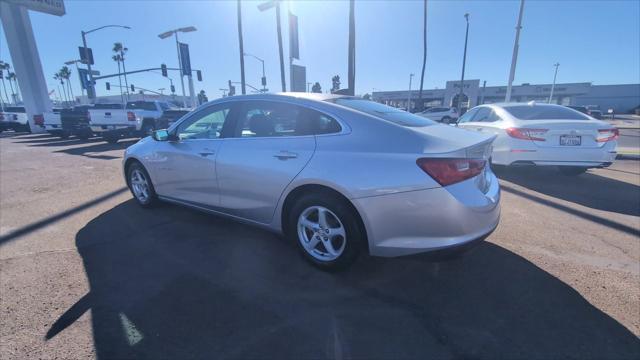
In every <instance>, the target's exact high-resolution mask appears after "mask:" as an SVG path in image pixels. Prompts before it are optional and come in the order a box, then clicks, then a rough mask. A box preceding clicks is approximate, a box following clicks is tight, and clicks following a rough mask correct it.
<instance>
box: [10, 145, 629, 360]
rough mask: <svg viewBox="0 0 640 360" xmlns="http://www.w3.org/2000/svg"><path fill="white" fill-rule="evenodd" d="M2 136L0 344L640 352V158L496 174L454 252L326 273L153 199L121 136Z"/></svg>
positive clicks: (20, 353) (304, 351)
mask: <svg viewBox="0 0 640 360" xmlns="http://www.w3.org/2000/svg"><path fill="white" fill-rule="evenodd" d="M1 136H2V137H1V138H0V298H1V309H0V311H1V314H2V315H1V327H0V358H2V359H26V358H64V359H81V358H99V359H109V358H151V359H159V358H168V359H186V358H278V359H302V358H314V359H316V358H317V359H320V358H377V359H389V358H416V359H427V358H444V359H446V358H456V359H459V358H485V359H494V358H509V359H513V358H539V359H548V358H580V359H589V358H593V359H622V358H628V359H637V358H640V340H639V338H638V336H640V241H639V240H640V161H638V160H634V159H630V160H618V161H616V162H615V163H614V165H613V166H612V167H611V168H609V169H598V170H590V171H589V172H588V173H587V174H584V175H582V176H580V177H561V176H560V175H558V174H557V173H556V172H554V171H550V170H540V169H530V170H527V169H517V170H509V171H504V170H503V171H500V172H499V173H498V175H499V177H500V178H501V183H502V186H503V193H502V194H503V198H502V199H503V200H502V219H501V223H500V225H499V227H498V229H497V230H496V231H495V232H494V233H493V234H492V235H491V236H490V237H489V238H488V239H487V241H486V242H485V243H483V244H482V245H480V246H478V247H476V248H475V249H473V250H472V251H471V252H470V253H467V254H465V256H463V257H461V258H457V259H454V260H450V259H447V260H446V261H444V260H441V259H433V258H430V257H429V256H414V257H407V258H397V259H381V258H370V257H363V258H361V259H360V260H359V261H358V262H357V263H356V264H355V266H354V267H353V268H351V269H350V270H349V271H346V272H343V273H337V274H331V273H324V272H321V271H318V270H317V269H315V268H313V267H311V266H310V265H308V264H307V263H306V262H305V261H304V260H303V259H302V257H301V256H299V255H298V253H297V250H296V249H295V247H294V246H293V244H289V243H288V242H287V241H285V240H283V239H281V238H279V237H277V236H275V235H273V234H271V233H267V232H265V231H262V230H258V229H255V228H251V227H248V226H245V225H241V224H238V223H235V222H232V221H229V220H225V219H221V218H217V217H214V216H210V215H205V214H201V213H198V212H195V211H193V210H189V209H184V208H180V207H177V206H172V205H163V206H161V207H159V208H156V209H153V210H143V209H141V208H139V207H138V206H137V205H136V204H135V203H134V202H133V201H132V200H131V197H130V194H129V193H128V191H127V190H126V189H125V187H124V181H123V179H122V175H121V169H120V161H121V157H122V153H123V149H124V148H125V147H126V146H127V145H130V144H132V143H133V142H135V140H130V141H123V142H121V143H118V144H116V145H109V144H107V143H105V142H103V141H101V140H99V139H94V140H91V141H86V142H83V141H79V140H74V139H70V140H59V139H57V138H53V137H49V136H47V135H40V134H34V135H18V134H11V133H4V134H1Z"/></svg>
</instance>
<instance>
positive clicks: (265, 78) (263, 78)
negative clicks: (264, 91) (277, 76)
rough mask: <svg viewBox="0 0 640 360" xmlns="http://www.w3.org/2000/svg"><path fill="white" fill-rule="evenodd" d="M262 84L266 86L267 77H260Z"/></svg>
mask: <svg viewBox="0 0 640 360" xmlns="http://www.w3.org/2000/svg"><path fill="white" fill-rule="evenodd" d="M262 86H267V77H266V76H263V77H262Z"/></svg>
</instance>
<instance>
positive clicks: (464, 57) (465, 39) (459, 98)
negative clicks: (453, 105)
mask: <svg viewBox="0 0 640 360" xmlns="http://www.w3.org/2000/svg"><path fill="white" fill-rule="evenodd" d="M464 19H465V20H466V21H467V31H466V32H465V35H464V53H463V55H462V76H461V77H460V93H459V94H458V104H457V105H458V111H459V112H460V113H461V114H462V111H461V109H462V106H460V102H461V101H462V97H463V96H464V67H465V65H466V64H467V41H468V40H469V13H466V14H464Z"/></svg>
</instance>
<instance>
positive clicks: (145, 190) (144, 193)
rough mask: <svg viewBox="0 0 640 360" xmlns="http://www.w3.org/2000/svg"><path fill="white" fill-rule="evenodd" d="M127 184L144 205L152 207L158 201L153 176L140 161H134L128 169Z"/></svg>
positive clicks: (141, 204)
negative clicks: (152, 180)
mask: <svg viewBox="0 0 640 360" xmlns="http://www.w3.org/2000/svg"><path fill="white" fill-rule="evenodd" d="M127 184H128V185H129V190H131V194H133V198H134V199H136V202H137V203H138V204H139V205H140V206H142V207H151V206H154V205H155V204H156V203H157V202H158V196H157V195H156V191H155V189H154V188H153V183H152V182H151V177H149V173H148V172H147V170H146V169H145V168H144V166H142V164H140V163H139V162H134V163H132V164H131V165H129V168H128V169H127Z"/></svg>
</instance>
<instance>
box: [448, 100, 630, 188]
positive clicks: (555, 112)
mask: <svg viewBox="0 0 640 360" xmlns="http://www.w3.org/2000/svg"><path fill="white" fill-rule="evenodd" d="M457 126H459V127H461V128H463V129H467V130H471V131H473V132H480V133H487V134H492V135H497V138H496V140H495V141H494V143H493V153H492V155H491V161H492V163H493V164H496V165H537V166H557V167H558V169H559V170H560V172H562V173H563V174H565V175H579V174H582V173H584V172H585V171H586V170H587V169H589V168H595V167H606V166H609V165H611V163H612V162H613V160H614V159H615V157H616V139H617V138H618V129H616V128H614V127H612V126H611V125H609V124H608V123H606V122H604V121H600V120H596V119H593V118H591V117H589V116H587V115H585V114H582V113H580V112H578V111H576V110H573V109H570V108H568V107H566V106H561V105H551V104H536V103H534V102H531V103H528V104H522V103H506V104H490V105H480V106H476V107H475V108H473V109H471V110H469V111H468V112H467V113H466V114H464V115H463V116H461V117H460V119H459V120H458V124H457Z"/></svg>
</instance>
